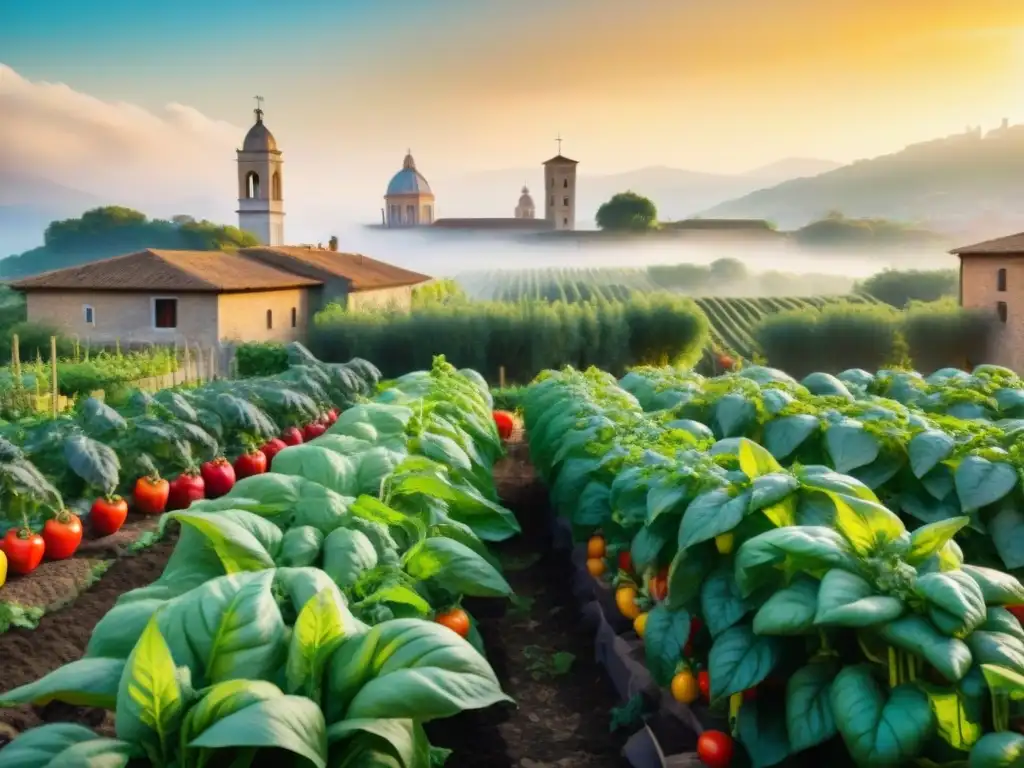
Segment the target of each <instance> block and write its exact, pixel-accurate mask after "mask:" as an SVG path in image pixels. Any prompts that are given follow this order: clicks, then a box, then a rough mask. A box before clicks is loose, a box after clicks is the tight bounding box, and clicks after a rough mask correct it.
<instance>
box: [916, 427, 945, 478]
mask: <svg viewBox="0 0 1024 768" xmlns="http://www.w3.org/2000/svg"><path fill="white" fill-rule="evenodd" d="M955 445H956V441H955V440H954V439H953V437H952V436H951V435H948V434H946V433H945V432H943V431H942V430H939V429H930V430H926V431H924V432H919V433H918V434H916V435H914V437H913V438H912V439H911V441H910V443H909V444H908V445H907V453H908V454H909V456H910V469H911V471H912V472H913V473H914V477H917V478H922V477H924V476H925V475H927V474H928V473H929V472H931V471H932V469H934V468H935V467H936V466H937V465H938V464H939V462H941V461H945V460H946V459H947V458H948V457H949V455H950V454H951V453H952V452H953V447H954V446H955Z"/></svg>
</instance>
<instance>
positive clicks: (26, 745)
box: [0, 723, 135, 768]
mask: <svg viewBox="0 0 1024 768" xmlns="http://www.w3.org/2000/svg"><path fill="white" fill-rule="evenodd" d="M101 756H102V758H103V759H102V761H99V760H96V758H98V757H101ZM133 756H135V755H134V754H133V751H132V749H131V745H130V744H125V743H124V742H121V741H116V740H114V739H101V738H99V737H97V736H96V734H95V733H93V732H92V731H90V730H89V729H88V728H86V727H84V726H81V725H75V724H73V723H47V724H46V725H40V726H38V727H36V728H31V729H29V730H27V731H24V732H23V733H22V734H21V735H20V736H18V737H17V738H16V739H14V741H12V742H11V743H10V744H8V745H7V746H6V747H4V748H3V752H2V753H0V761H2V762H3V765H4V768H42V767H43V766H54V767H55V768H56V767H57V766H61V767H63V768H78V767H81V768H89V767H95V768H122V767H123V766H125V765H127V764H128V760H129V759H130V758H131V757H133ZM89 757H91V758H93V760H91V761H89V760H86V759H83V758H89Z"/></svg>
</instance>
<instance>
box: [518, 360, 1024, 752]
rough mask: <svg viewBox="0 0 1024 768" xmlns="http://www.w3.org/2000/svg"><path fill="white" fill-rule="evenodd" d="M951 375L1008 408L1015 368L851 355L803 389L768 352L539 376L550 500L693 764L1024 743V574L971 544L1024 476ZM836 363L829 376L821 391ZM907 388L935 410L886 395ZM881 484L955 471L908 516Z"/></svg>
mask: <svg viewBox="0 0 1024 768" xmlns="http://www.w3.org/2000/svg"><path fill="white" fill-rule="evenodd" d="M900 377H902V378H900ZM954 378H955V379H957V380H958V385H957V386H958V387H959V388H960V390H961V391H967V392H974V393H988V395H989V397H990V398H991V400H992V401H993V403H994V402H995V401H996V400H997V399H998V400H999V402H1002V403H1004V408H1003V410H1004V411H1007V410H1010V409H1011V407H1010V406H1009V401H1010V400H1011V399H1012V398H1011V396H1010V395H1009V394H1007V391H1008V390H1016V389H1018V386H1017V385H1018V384H1019V381H1018V380H1016V379H1015V378H1014V377H1013V376H1012V374H1010V373H1009V372H1008V371H1004V370H1001V369H994V368H983V369H979V370H976V371H975V372H974V374H973V375H967V374H963V373H962V372H961V373H960V374H953V373H952V372H949V371H947V372H943V373H942V374H940V375H939V376H936V377H932V380H931V381H926V380H923V379H920V377H917V376H916V375H913V374H909V373H904V374H896V373H887V372H881V373H879V374H878V375H871V374H866V373H865V372H863V371H860V372H849V373H848V374H846V375H845V379H846V380H847V381H849V382H851V384H850V385H849V386H847V387H845V389H846V390H847V392H846V394H845V395H844V394H842V392H841V390H840V389H839V387H842V386H843V385H842V384H841V383H840V382H839V381H837V380H832V379H826V378H825V377H821V376H819V377H816V378H815V379H813V380H810V381H806V382H804V383H805V384H806V385H807V386H806V387H805V386H801V385H800V384H798V383H797V382H795V381H793V380H792V379H790V378H789V377H788V376H786V375H785V374H782V373H780V372H778V371H772V370H770V369H763V368H752V369H747V370H745V371H743V372H741V373H739V374H730V375H727V376H723V377H719V378H716V379H707V380H705V379H702V378H701V377H699V376H696V375H695V374H692V373H682V372H676V371H671V370H664V371H653V370H646V371H637V372H633V373H631V374H629V375H628V376H627V377H626V378H625V379H623V381H622V382H621V384H620V382H618V381H616V379H615V378H614V377H612V376H610V375H608V374H606V373H602V372H599V371H596V370H591V371H587V372H585V373H579V372H576V371H572V370H566V371H563V372H561V373H556V372H546V373H545V374H543V375H541V376H540V377H538V380H537V381H536V382H535V383H534V384H533V385H531V386H530V388H529V389H528V390H527V393H526V396H525V399H524V411H525V423H526V428H527V435H528V439H529V444H530V453H531V457H532V459H533V461H534V464H535V466H536V467H537V470H538V472H539V473H540V474H541V476H542V477H543V478H544V480H545V482H546V483H547V485H548V488H549V491H550V495H551V498H552V502H553V505H554V506H555V508H556V510H557V512H558V513H559V514H560V515H562V516H563V517H564V518H565V519H566V520H567V521H568V523H569V524H570V525H571V527H572V530H573V532H574V535H575V538H576V540H577V541H581V542H587V543H586V548H587V550H588V551H587V555H589V559H588V560H587V561H586V564H587V568H588V570H589V572H590V573H591V574H592V575H593V576H594V577H595V578H596V579H597V580H598V581H599V582H603V583H606V584H608V586H609V587H610V588H611V589H613V590H614V601H613V602H611V603H610V605H609V604H606V606H605V608H606V611H607V614H606V615H607V619H608V621H609V623H614V622H615V621H618V622H620V623H621V622H622V620H623V619H629V620H632V625H633V629H632V631H631V633H630V634H631V636H633V637H637V636H639V637H640V638H642V652H641V655H640V657H639V659H634V660H633V661H634V662H635V661H640V662H641V663H642V665H643V667H644V668H645V669H646V674H647V675H649V677H650V678H651V679H652V680H653V682H654V683H655V684H657V685H659V686H662V687H663V688H664V689H665V690H667V691H669V692H670V696H671V699H670V700H672V701H674V706H676V707H677V708H679V709H681V710H682V711H683V716H682V717H680V718H677V722H678V724H679V729H682V730H685V729H686V728H687V725H688V726H689V728H692V729H693V730H694V731H696V732H699V737H698V736H696V735H695V737H694V740H693V741H694V743H695V747H696V750H695V751H696V752H697V757H699V759H700V760H702V761H703V762H704V764H706V765H710V766H726V765H753V766H758V767H761V766H772V765H824V764H829V765H857V766H871V767H872V768H874V767H876V766H900V765H910V764H914V763H918V764H920V761H930V762H928V763H927V764H936V763H938V764H946V763H959V764H964V763H966V762H968V761H969V763H970V765H971V766H972V768H1001V767H1003V766H1010V765H1016V764H1017V762H1015V761H1019V759H1020V755H1021V754H1024V736H1021V735H1019V734H1017V733H1014V732H1012V731H1010V727H1011V722H1012V719H1013V718H1014V717H1015V716H1016V715H1017V714H1018V711H1017V710H1018V708H1019V704H1018V702H1019V701H1020V700H1021V699H1022V698H1024V630H1022V628H1021V625H1020V623H1019V621H1018V619H1017V617H1016V616H1015V615H1014V613H1013V612H1011V611H1010V610H1008V609H1007V606H1017V605H1019V604H1022V603H1024V587H1022V586H1021V584H1020V582H1019V581H1018V580H1017V579H1016V578H1014V577H1013V576H1012V575H1010V574H1009V573H1006V572H1004V571H1002V570H999V569H997V568H992V567H988V566H989V565H991V564H992V559H993V558H992V557H983V559H982V563H981V564H979V561H978V560H975V559H974V557H973V555H974V551H975V547H974V546H973V545H974V544H975V543H976V541H977V539H978V538H979V537H978V532H977V531H976V530H975V527H976V526H977V525H978V524H979V522H980V523H983V522H985V521H986V520H987V519H988V515H990V514H991V513H993V512H995V511H996V509H997V508H998V509H1000V510H1002V509H1011V508H1013V507H1014V506H1019V503H1018V502H1017V501H1015V500H1012V499H1010V498H1009V494H1012V493H1014V492H1019V490H1018V488H1017V484H1018V481H1017V476H1018V472H1017V469H1016V468H1015V467H1014V466H1012V465H1011V464H1007V463H1004V462H1001V461H999V457H1000V456H1003V453H1001V451H1003V450H1004V449H1001V448H996V447H994V446H992V445H991V444H990V443H988V442H987V440H989V439H991V440H996V441H998V440H999V439H1000V438H999V437H998V436H999V435H1000V434H1005V431H1004V430H1001V429H1000V428H999V427H997V426H995V425H994V424H988V425H986V424H984V423H983V422H972V421H968V420H964V419H962V418H957V417H955V416H948V415H941V414H940V412H941V411H942V410H947V409H949V408H950V407H953V404H952V403H951V402H950V400H949V399H948V398H947V397H945V396H944V394H945V393H948V392H949V391H950V390H952V389H954V385H953V384H952V383H950V380H951V379H954ZM856 379H859V383H854V380H856ZM825 381H828V382H829V383H830V384H831V387H832V389H833V390H834V391H832V392H830V393H829V394H828V395H827V396H826V395H820V394H819V395H813V394H811V390H812V389H813V390H819V391H820V390H821V389H824V386H823V382H825ZM900 381H902V382H903V384H902V385H901V384H899V383H898V382H900ZM944 382H945V383H944ZM901 386H903V387H905V388H906V389H907V390H908V391H909V390H913V392H914V393H916V394H913V395H909V394H908V393H905V394H908V396H907V397H906V398H905V399H907V400H908V401H916V402H917V403H918V404H919V405H924V406H925V407H928V408H930V409H931V410H930V411H925V410H921V409H920V408H916V407H913V406H910V407H908V406H905V405H902V404H900V403H898V402H897V401H895V400H891V399H882V398H879V397H878V395H876V394H873V392H877V391H879V390H881V391H885V392H886V393H888V394H889V395H890V396H892V395H893V394H896V393H897V392H899V391H901V390H900V387H901ZM851 389H852V390H855V391H856V394H855V392H854V391H850V390H851ZM627 390H632V391H633V392H636V393H637V396H636V397H635V396H634V395H633V394H631V393H630V392H629V391H627ZM996 392H1003V394H1002V395H999V396H998V397H997V396H996V394H995V393H996ZM854 414H856V416H857V417H858V418H854ZM796 417H799V418H796ZM959 429H962V430H965V431H964V432H958V431H957V430H959ZM972 430H973V431H972ZM982 431H984V436H982ZM1007 439H1008V438H1007ZM780 460H781V462H785V463H788V467H787V466H783V463H780ZM893 464H895V465H896V466H895V468H894V469H893V467H892V465H893ZM858 470H859V474H858V475H857V476H853V475H852V474H843V473H844V472H846V471H849V472H851V473H856V472H858ZM931 473H934V474H931ZM1009 475H1012V482H1011V480H1010V479H1009ZM858 478H859V479H858ZM897 478H898V479H897ZM923 478H927V479H926V480H925V479H923ZM892 482H898V483H903V482H906V483H911V484H912V483H918V484H919V485H920V486H921V492H922V494H923V495H922V499H924V498H928V496H929V494H931V497H932V498H936V496H935V494H938V492H939V485H944V486H945V488H946V490H945V491H944V492H943V493H941V494H939V496H940V497H941V499H942V500H943V501H944V502H946V503H948V502H949V501H950V500H951V498H952V499H956V500H957V501H958V504H957V506H956V509H955V510H946V509H943V510H942V511H937V512H935V513H934V514H933V515H932V516H931V518H930V519H928V520H927V521H923V520H921V519H919V518H918V517H914V516H904V517H902V518H901V517H900V515H899V514H898V513H897V511H900V510H897V511H894V510H893V509H890V508H889V507H887V506H886V504H885V503H884V500H885V499H888V498H889V497H891V496H892V493H893V488H895V487H896V486H891V485H889V484H890V483H892ZM910 487H915V486H912V485H911V486H910ZM929 487H930V488H931V489H932V490H931V491H929V490H928V488H929ZM873 489H877V491H878V492H876V490H873ZM903 492H906V489H905V488H901V493H903ZM950 494H952V497H950ZM936 500H937V498H936ZM1000 502H1002V504H1000ZM931 508H932V509H933V510H935V509H937V507H936V506H935V505H934V504H932V505H931ZM1022 538H1024V537H1022V536H1021V535H1020V533H1019V532H1018V533H1016V534H1015V539H1016V543H1017V546H1024V541H1021V539H1022ZM961 543H962V544H963V547H961ZM983 543H984V545H985V546H979V547H977V550H978V551H979V552H980V553H981V554H982V555H986V554H988V555H994V551H993V548H992V546H991V545H990V544H989V541H988V539H987V538H985V539H984V541H983ZM965 553H967V556H966V557H965ZM626 661H627V662H629V660H628V659H627V660H626ZM626 666H628V664H626Z"/></svg>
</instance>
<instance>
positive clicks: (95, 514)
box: [89, 496, 128, 536]
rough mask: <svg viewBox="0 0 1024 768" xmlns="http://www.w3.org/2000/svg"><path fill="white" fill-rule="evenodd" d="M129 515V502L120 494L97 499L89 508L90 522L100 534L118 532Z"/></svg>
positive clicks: (105, 534)
mask: <svg viewBox="0 0 1024 768" xmlns="http://www.w3.org/2000/svg"><path fill="white" fill-rule="evenodd" d="M127 517H128V502H127V501H125V500H124V499H122V498H121V497H120V496H110V497H108V498H105V499H103V498H100V499H96V501H94V502H93V503H92V509H90V510H89V522H90V523H92V529H93V530H94V531H96V533H98V534H99V535H100V536H109V535H110V534H112V533H117V532H118V531H119V530H121V526H122V525H124V521H125V519H126V518H127Z"/></svg>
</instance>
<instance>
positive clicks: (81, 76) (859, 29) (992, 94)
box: [0, 0, 1024, 218]
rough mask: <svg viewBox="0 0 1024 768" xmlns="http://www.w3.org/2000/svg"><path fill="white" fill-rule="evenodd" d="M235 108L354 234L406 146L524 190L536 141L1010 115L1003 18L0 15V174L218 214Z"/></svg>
mask: <svg viewBox="0 0 1024 768" xmlns="http://www.w3.org/2000/svg"><path fill="white" fill-rule="evenodd" d="M256 94H259V95H261V96H263V97H264V99H265V102H264V109H265V111H266V123H267V125H268V126H269V127H270V129H271V130H272V131H273V132H274V134H275V136H276V137H277V139H278V142H279V144H280V146H281V148H282V149H283V150H284V152H285V162H286V171H287V179H288V180H287V182H286V188H287V189H288V190H289V199H296V198H298V199H299V200H301V201H303V203H304V204H306V205H309V206H318V205H323V206H329V205H337V206H338V207H339V208H343V209H346V210H352V211H356V212H359V213H360V215H362V213H366V214H369V215H370V216H371V218H372V216H373V215H374V214H375V213H376V211H378V210H379V206H380V204H381V199H380V198H381V195H382V193H383V188H384V187H385V186H386V183H387V179H388V178H389V177H390V175H391V174H392V173H394V172H395V171H396V170H398V168H399V167H400V165H401V161H402V156H403V155H404V153H405V150H406V148H407V147H408V148H412V149H413V152H414V154H415V156H416V159H417V163H418V165H419V167H420V169H421V170H422V171H423V172H424V173H425V174H426V175H427V176H428V178H430V179H435V178H438V179H443V178H457V177H459V176H460V175H462V174H471V173H475V172H479V171H485V170H491V169H507V168H535V169H536V172H537V174H538V177H539V173H540V170H539V163H540V162H541V161H543V160H544V159H546V158H547V157H549V156H550V155H552V154H554V151H555V141H554V139H555V137H556V135H559V134H560V135H561V136H562V137H563V138H564V139H565V142H564V145H563V147H564V151H565V154H567V155H569V156H571V157H573V158H574V159H577V160H579V161H580V163H581V165H580V173H581V174H583V173H613V172H621V171H627V170H630V169H636V168H641V167H645V166H654V165H664V166H672V167H676V168H685V169H690V170H695V171H705V172H712V173H740V172H744V171H747V170H750V169H752V168H755V167H758V166H761V165H765V164H768V163H772V162H774V161H777V160H779V159H782V158H786V157H791V156H800V157H815V158H823V159H828V160H835V161H841V162H848V161H852V160H855V159H857V158H862V157H871V156H875V155H878V154H884V153H887V152H892V151H896V150H898V149H900V148H901V147H902V146H903V145H905V144H907V143H911V142H914V141H919V140H923V139H929V138H933V137H937V136H941V135H946V134H950V133H954V132H958V131H961V130H963V129H964V127H965V126H968V125H982V126H984V127H994V126H995V125H996V124H998V122H999V121H1000V120H1001V119H1002V118H1004V117H1006V118H1010V120H1011V121H1012V122H1024V2H1021V0H971V2H963V0H927V2H926V0H631V1H630V2H628V3H626V2H622V0H557V2H552V1H551V0H516V1H515V2H512V0H430V2H429V3H428V2H423V0H389V1H388V2H386V3H382V2H375V1H374V0H291V2H288V3H282V2H280V0H273V1H272V0H244V2H243V1H242V0H216V1H215V2H214V1H213V0H175V2H170V3H152V2H151V3H134V2H129V0H59V1H58V0H36V1H35V2H15V0H0V115H2V119H0V169H4V168H7V169H15V170H22V171H24V170H26V169H27V170H30V171H32V172H35V173H39V174H41V175H44V176H47V177H48V178H50V179H52V180H55V181H58V182H61V183H65V184H69V185H71V186H75V187H78V188H82V189H87V190H89V191H97V190H98V191H100V192H101V193H102V194H118V195H122V196H129V197H130V196H131V195H134V196H135V197H134V198H132V199H141V198H143V197H146V196H149V197H152V198H160V197H161V196H163V197H175V199H192V198H195V199H199V198H211V199H216V200H219V201H225V200H226V202H224V203H223V209H224V211H226V212H227V213H228V214H230V212H231V211H232V210H233V208H234V206H233V201H232V200H231V199H230V198H233V197H234V194H235V180H234V162H233V161H234V149H235V148H236V147H237V146H238V145H239V144H240V142H241V138H242V136H243V135H244V132H245V130H246V128H247V126H248V125H249V124H250V123H251V121H252V112H251V110H252V108H253V107H254V103H253V98H252V97H253V96H254V95H256ZM146 199H149V198H148V197H146ZM439 210H441V208H440V205H439ZM447 215H458V213H457V212H451V211H449V212H447ZM495 215H508V212H496V213H495Z"/></svg>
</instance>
